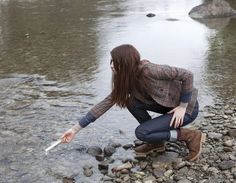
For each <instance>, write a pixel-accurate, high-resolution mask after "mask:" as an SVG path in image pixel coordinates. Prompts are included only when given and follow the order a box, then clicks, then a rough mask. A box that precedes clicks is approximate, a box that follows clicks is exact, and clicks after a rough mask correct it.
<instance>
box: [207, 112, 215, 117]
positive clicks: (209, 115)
mask: <svg viewBox="0 0 236 183" xmlns="http://www.w3.org/2000/svg"><path fill="white" fill-rule="evenodd" d="M212 117H215V114H213V113H208V114H205V115H204V118H212Z"/></svg>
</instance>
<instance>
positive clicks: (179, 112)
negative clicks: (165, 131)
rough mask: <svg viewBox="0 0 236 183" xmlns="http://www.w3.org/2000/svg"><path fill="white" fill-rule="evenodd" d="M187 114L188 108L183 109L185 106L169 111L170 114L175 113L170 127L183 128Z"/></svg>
mask: <svg viewBox="0 0 236 183" xmlns="http://www.w3.org/2000/svg"><path fill="white" fill-rule="evenodd" d="M185 112H186V107H183V106H178V107H176V108H174V109H172V110H171V111H169V112H168V114H170V113H174V114H173V117H172V119H171V122H170V126H173V125H174V128H178V127H180V126H182V125H183V122H184V115H185Z"/></svg>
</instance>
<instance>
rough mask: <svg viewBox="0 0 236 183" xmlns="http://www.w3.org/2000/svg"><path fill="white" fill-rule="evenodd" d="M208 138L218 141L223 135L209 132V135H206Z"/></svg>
mask: <svg viewBox="0 0 236 183" xmlns="http://www.w3.org/2000/svg"><path fill="white" fill-rule="evenodd" d="M208 137H209V138H210V139H216V140H220V139H222V137H223V135H222V134H221V133H215V132H210V133H208Z"/></svg>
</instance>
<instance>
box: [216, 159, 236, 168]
mask: <svg viewBox="0 0 236 183" xmlns="http://www.w3.org/2000/svg"><path fill="white" fill-rule="evenodd" d="M235 165H236V164H235V162H234V161H232V160H230V161H222V162H221V163H219V164H218V167H219V169H220V170H228V169H230V168H232V167H234V166H235Z"/></svg>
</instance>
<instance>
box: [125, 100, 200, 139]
mask: <svg viewBox="0 0 236 183" xmlns="http://www.w3.org/2000/svg"><path fill="white" fill-rule="evenodd" d="M128 110H129V111H130V113H131V114H132V115H133V116H134V117H135V118H136V119H137V121H138V122H139V123H140V125H139V126H138V127H137V128H136V130H135V135H136V137H137V138H138V139H140V140H142V141H145V142H149V143H158V142H163V141H168V140H170V130H178V129H176V128H174V127H173V126H171V127H170V121H171V119H172V116H173V114H167V112H169V111H170V110H172V108H168V107H163V106H161V105H159V104H158V103H155V104H153V105H149V104H145V103H143V102H141V101H140V100H137V99H134V100H133V102H132V104H131V105H130V106H129V107H128ZM148 111H152V112H156V113H159V114H162V115H160V116H158V117H155V118H153V119H152V118H151V116H150V115H149V113H148ZM198 111H199V105H198V101H197V102H196V104H195V107H194V110H193V112H192V114H191V115H190V114H187V113H185V116H184V120H183V125H182V126H185V125H187V124H189V123H191V122H193V121H194V120H195V119H196V117H197V115H198Z"/></svg>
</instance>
